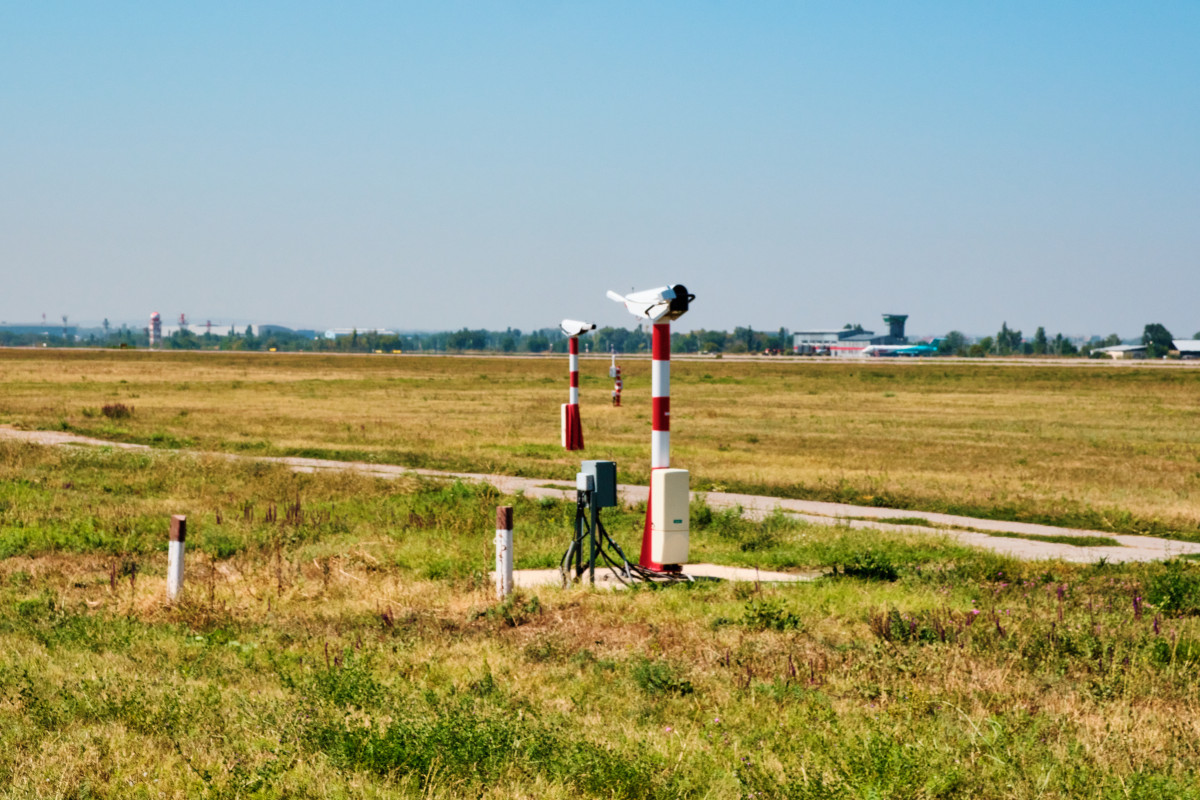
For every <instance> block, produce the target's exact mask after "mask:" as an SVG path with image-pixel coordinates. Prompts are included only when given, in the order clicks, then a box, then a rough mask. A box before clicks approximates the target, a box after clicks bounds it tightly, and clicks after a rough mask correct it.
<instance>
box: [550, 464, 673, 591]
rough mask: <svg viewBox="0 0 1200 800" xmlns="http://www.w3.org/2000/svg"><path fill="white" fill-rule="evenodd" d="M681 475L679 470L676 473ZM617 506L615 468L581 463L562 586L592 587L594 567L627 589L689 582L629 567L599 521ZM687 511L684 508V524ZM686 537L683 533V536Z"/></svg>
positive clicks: (562, 563)
mask: <svg viewBox="0 0 1200 800" xmlns="http://www.w3.org/2000/svg"><path fill="white" fill-rule="evenodd" d="M677 471H680V472H682V470H677ZM616 505H617V464H616V462H614V461H584V462H583V463H582V464H580V471H579V472H578V473H577V474H576V475H575V530H574V535H573V536H572V538H571V544H570V545H569V546H568V547H567V551H566V552H565V553H564V554H563V557H562V561H561V562H560V564H559V570H560V571H561V572H562V580H563V586H567V585H569V584H571V583H573V582H577V581H580V580H582V579H583V576H584V575H585V574H586V575H587V576H588V582H589V583H591V584H593V585H595V583H596V567H597V566H599V567H600V568H601V569H609V570H611V571H612V574H613V576H614V577H615V578H616V579H617V580H618V581H620V582H621V583H623V584H625V585H626V586H628V585H630V584H632V583H634V582H636V581H657V582H663V581H666V582H675V581H690V580H691V578H690V577H688V576H687V575H683V574H682V573H671V572H658V571H655V570H649V569H646V568H644V567H642V566H639V565H637V564H631V563H629V559H628V558H626V557H625V553H624V552H623V551H622V550H621V546H620V545H618V544H617V543H616V542H615V541H613V538H612V537H611V536H610V535H609V533H608V531H607V530H605V528H604V523H603V522H601V521H600V510H601V509H603V508H613V507H614V506H616ZM686 513H687V507H686V505H685V506H684V514H685V517H684V519H685V520H686ZM684 535H685V536H686V531H685V533H684Z"/></svg>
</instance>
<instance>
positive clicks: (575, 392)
mask: <svg viewBox="0 0 1200 800" xmlns="http://www.w3.org/2000/svg"><path fill="white" fill-rule="evenodd" d="M569 399H570V401H571V402H570V403H568V405H572V406H577V405H579V387H578V386H572V387H571V396H570V398H569Z"/></svg>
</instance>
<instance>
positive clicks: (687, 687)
mask: <svg viewBox="0 0 1200 800" xmlns="http://www.w3.org/2000/svg"><path fill="white" fill-rule="evenodd" d="M633 682H634V683H636V684H637V685H638V688H639V689H641V690H642V691H643V692H645V693H646V694H680V695H687V694H691V693H692V692H693V691H695V689H694V687H693V686H692V682H691V681H686V680H682V679H680V678H679V677H678V676H677V675H676V674H675V670H674V669H673V668H672V667H671V665H670V664H668V663H667V662H665V661H651V660H649V659H647V658H642V659H639V660H638V661H637V662H636V663H635V664H634V665H633Z"/></svg>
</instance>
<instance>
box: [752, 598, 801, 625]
mask: <svg viewBox="0 0 1200 800" xmlns="http://www.w3.org/2000/svg"><path fill="white" fill-rule="evenodd" d="M742 625H745V626H746V627H747V628H750V629H751V630H756V631H763V630H772V631H794V630H801V629H802V628H803V627H804V623H803V622H802V620H801V619H800V617H798V616H797V615H795V614H793V613H792V612H791V611H788V610H787V608H785V607H784V605H783V603H782V602H781V601H779V600H775V599H768V600H758V599H754V600H751V601H750V602H749V603H747V604H746V607H745V608H744V609H743V611H742Z"/></svg>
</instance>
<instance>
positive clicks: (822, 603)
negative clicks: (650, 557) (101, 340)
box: [0, 351, 1200, 800]
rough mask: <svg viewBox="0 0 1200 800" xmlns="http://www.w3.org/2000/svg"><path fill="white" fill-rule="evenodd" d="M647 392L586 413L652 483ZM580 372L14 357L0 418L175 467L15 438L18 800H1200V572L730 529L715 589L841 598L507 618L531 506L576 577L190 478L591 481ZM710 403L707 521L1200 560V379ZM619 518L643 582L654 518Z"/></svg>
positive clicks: (571, 606) (7, 358)
mask: <svg viewBox="0 0 1200 800" xmlns="http://www.w3.org/2000/svg"><path fill="white" fill-rule="evenodd" d="M626 367H627V372H628V373H631V374H632V378H631V379H630V380H627V383H626V386H627V387H628V391H627V393H626V397H627V403H628V405H627V407H626V408H623V409H619V410H618V409H611V408H608V407H605V406H604V405H602V404H601V403H600V402H598V401H599V400H600V399H601V398H603V397H604V396H605V394H604V393H606V391H607V381H606V380H601V379H600V378H598V377H587V376H589V374H591V373H595V374H600V373H602V371H603V367H602V365H601V364H599V363H597V362H586V361H585V368H584V372H585V380H584V387H583V392H584V398H585V405H584V408H583V414H584V424H585V431H586V434H587V437H588V442H589V450H588V451H587V453H586V455H587V456H588V457H593V458H594V457H602V456H609V455H611V456H613V457H615V458H616V459H617V460H618V461H619V462H620V464H621V470H622V474H621V477H622V480H625V481H628V482H634V481H637V480H643V479H644V477H645V473H644V470H642V471H639V470H641V465H642V464H644V463H645V462H647V461H648V453H647V445H646V441H645V440H646V439H647V438H648V437H647V436H646V429H648V427H649V422H648V409H645V408H643V407H642V406H643V405H645V402H644V400H645V395H646V394H648V391H647V388H648V387H647V382H646V381H647V377H646V374H645V367H646V365H645V364H644V363H643V364H639V363H637V362H628V363H627V364H626ZM560 368H565V365H561V364H558V363H557V362H556V361H540V360H502V359H472V358H464V359H407V358H390V357H383V356H379V357H375V358H328V359H327V358H320V357H281V358H272V357H268V356H224V355H214V356H209V355H203V356H200V355H184V356H174V355H162V354H154V355H152V356H148V355H147V354H140V353H137V354H131V353H102V354H96V353H84V354H77V353H38V352H29V353H27V352H12V351H9V352H3V353H0V422H5V423H9V424H16V425H20V426H23V427H29V428H67V429H70V430H75V431H79V432H83V433H88V434H91V435H97V436H101V437H103V438H108V439H112V440H121V441H139V442H145V443H148V444H152V445H158V446H160V447H161V448H162V449H161V450H151V451H143V452H129V451H123V450H119V449H112V448H104V447H83V448H75V447H72V448H51V447H40V446H36V445H31V444H24V443H15V442H11V441H10V442H4V441H0V797H5V798H9V797H11V798H114V799H115V798H141V797H144V798H159V797H163V798H192V797H211V798H302V797H303V798H308V797H312V798H351V797H354V798H358V797H368V798H385V797H413V798H416V797H428V798H451V797H484V798H524V797H546V798H568V797H571V798H574V797H613V798H651V797H686V798H756V799H757V798H771V797H789V798H1076V797H1089V798H1105V799H1107V798H1112V799H1113V800H1116V799H1117V798H1145V799H1149V798H1162V797H1172V798H1195V797H1200V688H1198V686H1197V683H1196V680H1195V676H1196V674H1197V673H1196V670H1197V668H1198V667H1200V564H1197V563H1194V562H1191V561H1186V560H1176V561H1172V562H1169V563H1167V564H1150V565H1108V564H1103V563H1101V564H1098V565H1092V566H1078V565H1068V564H1062V563H1049V562H1042V563H1028V562H1019V561H1014V560H1011V559H1007V558H1004V557H1000V556H997V555H994V554H990V553H985V552H981V551H976V550H972V549H969V548H965V547H962V546H959V545H956V544H954V543H952V542H950V541H949V540H947V539H944V538H942V537H940V536H939V535H938V532H937V530H936V529H930V530H929V531H928V533H924V534H920V535H912V536H909V535H903V534H897V533H882V532H878V531H863V530H852V529H849V528H838V527H823V526H817V525H808V524H804V523H801V522H797V521H795V520H793V519H790V518H787V517H784V516H783V515H776V516H772V517H769V518H767V519H766V520H764V521H762V522H751V521H747V520H744V519H742V518H741V517H740V515H739V514H738V513H737V510H736V509H730V510H725V511H718V510H713V509H710V508H709V507H707V506H706V505H705V503H704V502H703V500H702V499H699V500H697V501H696V502H694V503H693V505H692V509H691V523H692V525H691V527H692V554H693V558H694V560H697V561H712V562H717V563H727V564H738V565H745V566H751V567H754V566H758V567H762V568H769V569H777V570H785V571H796V572H805V573H810V574H814V575H817V576H820V577H817V578H816V579H815V580H813V581H811V582H807V583H798V584H790V585H786V586H771V585H767V584H763V585H758V584H753V583H745V584H730V583H719V582H706V583H698V584H696V585H694V586H691V587H671V588H660V589H638V590H634V591H626V592H618V593H607V592H596V591H589V590H587V589H572V590H561V589H558V588H548V589H544V590H539V591H537V592H536V593H532V592H528V591H526V592H521V593H518V594H517V595H516V596H514V597H512V598H511V599H509V600H508V601H506V602H504V603H498V602H496V600H495V599H494V598H493V590H492V588H491V586H490V585H489V583H488V580H487V570H488V569H489V567H490V564H491V561H492V558H493V551H492V547H493V545H492V537H493V530H492V528H493V525H494V510H495V507H496V506H497V505H500V504H512V505H514V506H515V518H516V521H517V526H516V527H517V532H516V561H517V567H518V568H521V567H545V566H550V565H552V564H554V563H556V561H557V560H558V557H559V555H560V553H561V550H562V549H563V548H564V547H565V544H566V539H567V535H568V531H569V528H570V522H571V519H572V517H573V511H574V509H573V505H572V504H568V503H563V502H559V501H550V500H533V499H530V498H526V497H523V496H517V497H505V496H501V495H500V494H498V493H497V491H496V490H495V489H492V488H490V487H487V486H474V485H463V484H455V483H449V482H444V481H437V480H425V479H417V478H412V479H405V480H401V481H393V482H387V481H382V480H379V479H375V478H368V477H364V476H362V475H356V474H353V473H321V474H315V475H309V474H297V473H293V472H290V471H289V470H287V469H285V468H283V467H281V466H278V465H273V464H263V463H255V462H253V461H230V460H227V459H223V458H218V457H210V456H203V455H200V456H189V455H178V454H175V453H172V452H169V450H170V448H173V447H188V448H194V449H196V450H201V451H203V450H213V451H222V452H237V453H245V454H256V453H263V454H267V453H270V454H282V453H299V454H305V455H324V456H331V457H338V456H343V457H354V458H366V459H374V460H378V461H390V462H398V463H406V464H414V465H421V466H434V467H449V468H460V469H464V468H465V469H471V470H476V471H478V470H485V469H491V470H495V471H498V472H514V473H516V472H521V473H524V474H529V475H544V476H547V477H569V476H570V475H571V474H573V472H574V470H575V469H576V466H575V464H576V461H575V460H574V459H573V458H568V457H566V455H565V454H563V453H562V452H561V451H560V450H559V448H558V447H557V444H556V438H557V435H558V433H557V427H556V426H557V418H558V417H557V409H556V408H555V406H556V404H557V403H558V402H560V400H561V395H564V394H565V391H563V388H564V384H565V380H562V377H563V376H562V375H561V374H560V372H562V371H565V369H560ZM674 376H675V381H674V383H675V387H674V396H675V397H676V398H677V402H676V404H675V405H676V409H677V410H676V414H675V429H676V436H675V439H674V442H673V445H674V452H675V455H676V459H675V461H676V463H680V464H682V465H684V466H688V467H689V468H691V469H692V470H693V475H694V481H695V482H699V483H701V484H702V485H708V486H713V485H725V486H728V487H730V488H746V487H755V486H758V487H762V489H763V490H764V491H773V492H776V493H778V494H803V493H809V494H810V495H814V496H835V497H840V496H853V497H854V498H855V499H859V500H860V501H861V500H862V499H864V498H865V497H868V496H869V497H871V498H874V500H875V501H879V502H884V501H887V502H893V501H899V500H904V501H905V502H908V503H911V504H913V505H918V506H923V507H955V508H976V509H981V510H983V511H986V512H988V513H990V514H992V515H1006V514H1012V515H1015V516H1023V517H1025V518H1032V517H1038V516H1041V517H1044V518H1052V519H1054V520H1057V521H1060V522H1064V521H1070V520H1074V519H1084V518H1086V519H1097V520H1101V521H1106V520H1107V521H1109V522H1110V523H1111V524H1109V525H1108V527H1107V529H1108V530H1129V529H1133V530H1146V529H1155V530H1169V531H1172V532H1174V534H1175V535H1179V536H1187V537H1193V536H1195V535H1196V534H1197V530H1196V516H1197V515H1196V509H1195V505H1194V500H1193V499H1192V497H1191V494H1190V489H1189V487H1190V485H1191V482H1192V481H1194V480H1195V474H1196V471H1197V469H1200V467H1198V466H1197V465H1198V462H1197V460H1196V448H1195V447H1194V446H1193V444H1194V435H1195V434H1194V433H1193V431H1194V430H1195V426H1194V424H1192V423H1193V422H1194V414H1195V413H1196V412H1195V410H1194V409H1195V404H1194V403H1193V402H1192V399H1191V395H1192V394H1194V388H1195V387H1194V385H1193V384H1194V382H1195V380H1196V378H1195V377H1193V374H1192V372H1191V371H1190V370H1189V371H1184V370H1171V371H1167V370H1157V369H1145V370H1105V369H1099V370H1091V369H1088V370H1083V369H1064V368H1057V367H1049V368H1039V367H1032V368H1025V367H1019V368H1014V367H1002V368H995V367H989V366H986V365H984V366H977V365H951V366H945V367H943V366H941V365H938V364H934V365H920V366H918V365H892V364H882V365H878V366H877V365H875V364H870V365H832V364H830V365H825V364H817V365H813V364H806V365H796V364H775V363H772V364H747V363H740V364H728V363H724V362H723V361H708V362H684V361H680V362H678V363H676V364H675V366H674ZM589 397H593V398H594V401H593V402H592V403H591V404H590V405H589V404H587V403H586V401H587V398H589ZM117 404H121V405H123V406H126V407H131V408H132V412H131V413H130V414H129V415H128V416H121V415H120V413H119V412H117V415H116V416H111V417H110V416H106V415H105V413H104V411H103V409H104V406H110V410H109V413H110V414H113V413H114V409H113V408H112V407H115V406H116V405H117ZM177 513H182V514H186V515H187V516H188V529H189V535H188V545H187V546H188V551H189V555H188V572H187V587H186V592H185V596H184V599H183V600H182V601H181V602H179V603H176V604H174V605H170V604H168V603H167V602H166V600H165V585H164V584H165V581H164V575H165V568H166V552H165V551H166V531H167V520H168V518H169V515H171V514H177ZM605 514H606V517H605V522H606V526H607V527H608V528H609V529H610V530H611V531H612V532H613V533H614V535H615V536H616V537H617V538H618V540H619V541H620V542H621V543H622V545H623V546H624V547H625V548H626V549H627V551H628V550H636V549H637V543H638V541H639V536H640V523H641V519H642V515H643V514H644V509H640V508H621V509H611V510H608V511H606V512H605ZM1097 527H1101V526H1097Z"/></svg>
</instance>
